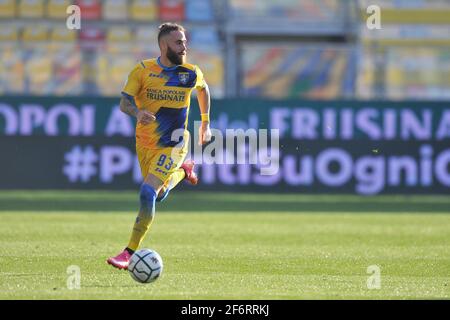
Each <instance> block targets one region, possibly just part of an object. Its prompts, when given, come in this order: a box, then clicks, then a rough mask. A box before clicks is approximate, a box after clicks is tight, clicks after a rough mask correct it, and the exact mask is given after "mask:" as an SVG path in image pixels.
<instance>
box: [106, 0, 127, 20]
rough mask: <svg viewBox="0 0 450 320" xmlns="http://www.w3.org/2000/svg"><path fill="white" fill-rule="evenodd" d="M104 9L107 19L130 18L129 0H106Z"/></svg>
mask: <svg viewBox="0 0 450 320" xmlns="http://www.w3.org/2000/svg"><path fill="white" fill-rule="evenodd" d="M102 11H103V19H105V20H126V19H127V18H128V3H127V0H105V1H104V2H103V9H102Z"/></svg>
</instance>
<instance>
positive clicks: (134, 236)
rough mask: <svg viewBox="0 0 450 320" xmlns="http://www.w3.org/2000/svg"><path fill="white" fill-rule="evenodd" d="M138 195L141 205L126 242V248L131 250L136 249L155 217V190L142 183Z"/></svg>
mask: <svg viewBox="0 0 450 320" xmlns="http://www.w3.org/2000/svg"><path fill="white" fill-rule="evenodd" d="M139 197H140V201H141V207H140V209H139V214H138V216H137V218H136V221H135V223H134V226H133V231H132V232H131V238H130V242H129V243H128V248H129V249H131V250H133V251H136V250H137V248H139V246H140V244H141V242H142V240H144V237H145V235H146V234H147V231H148V229H149V228H150V225H151V224H152V221H153V218H154V217H155V200H156V193H155V190H153V188H152V187H150V186H149V185H148V184H145V183H143V184H142V186H141V192H140V194H139Z"/></svg>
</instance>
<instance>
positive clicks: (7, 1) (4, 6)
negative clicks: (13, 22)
mask: <svg viewBox="0 0 450 320" xmlns="http://www.w3.org/2000/svg"><path fill="white" fill-rule="evenodd" d="M15 16H16V1H15V0H0V17H1V18H14V17H15Z"/></svg>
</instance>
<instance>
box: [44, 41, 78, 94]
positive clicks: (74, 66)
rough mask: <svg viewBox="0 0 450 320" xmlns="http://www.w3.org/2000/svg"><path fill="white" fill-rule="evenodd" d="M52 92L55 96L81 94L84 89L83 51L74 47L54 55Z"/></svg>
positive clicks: (62, 49)
mask: <svg viewBox="0 0 450 320" xmlns="http://www.w3.org/2000/svg"><path fill="white" fill-rule="evenodd" d="M52 56H53V58H52V60H53V77H52V80H51V86H52V91H53V92H54V94H55V95H57V96H58V95H68V94H69V95H73V94H81V93H82V89H83V78H82V75H83V59H82V54H81V51H80V50H79V49H78V48H73V47H61V48H60V49H59V50H57V51H54V52H53V53H52Z"/></svg>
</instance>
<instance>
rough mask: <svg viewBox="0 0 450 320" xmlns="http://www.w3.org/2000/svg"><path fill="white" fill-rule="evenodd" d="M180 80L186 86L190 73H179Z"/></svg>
mask: <svg viewBox="0 0 450 320" xmlns="http://www.w3.org/2000/svg"><path fill="white" fill-rule="evenodd" d="M178 80H180V82H181V83H182V84H186V83H188V81H189V72H179V73H178Z"/></svg>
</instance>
